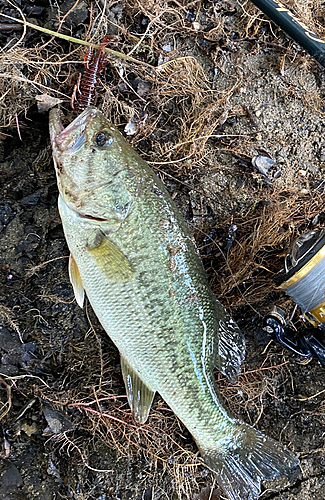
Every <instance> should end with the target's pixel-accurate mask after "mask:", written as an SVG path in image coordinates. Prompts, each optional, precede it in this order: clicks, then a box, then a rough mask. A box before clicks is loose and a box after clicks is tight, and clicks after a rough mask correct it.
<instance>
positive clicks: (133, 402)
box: [121, 356, 155, 424]
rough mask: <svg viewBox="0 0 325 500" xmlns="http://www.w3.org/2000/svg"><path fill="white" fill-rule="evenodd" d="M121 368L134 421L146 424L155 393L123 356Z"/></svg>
mask: <svg viewBox="0 0 325 500" xmlns="http://www.w3.org/2000/svg"><path fill="white" fill-rule="evenodd" d="M121 368H122V374H123V380H124V383H125V388H126V394H127V397H128V402H129V405H130V408H131V410H132V413H133V417H134V420H135V421H136V422H138V423H139V424H144V423H145V421H146V420H147V418H148V415H149V411H150V408H151V403H152V400H153V398H154V395H155V391H153V390H151V389H149V387H148V386H147V385H146V384H145V383H144V382H143V381H142V380H141V378H140V377H139V375H138V374H137V373H136V372H135V371H134V370H133V368H132V367H131V366H130V365H129V363H128V362H127V360H126V359H125V358H124V357H123V356H121Z"/></svg>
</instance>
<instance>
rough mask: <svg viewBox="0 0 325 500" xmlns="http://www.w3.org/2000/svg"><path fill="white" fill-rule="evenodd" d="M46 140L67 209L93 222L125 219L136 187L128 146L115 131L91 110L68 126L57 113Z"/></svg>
mask: <svg viewBox="0 0 325 500" xmlns="http://www.w3.org/2000/svg"><path fill="white" fill-rule="evenodd" d="M50 137H51V143H52V150H53V160H54V166H55V171H56V176H57V182H58V188H59V192H60V195H61V197H62V199H63V201H64V203H66V204H67V206H68V207H69V208H70V209H72V210H74V211H75V212H77V213H78V214H80V215H81V216H83V217H86V218H89V219H94V220H97V221H100V220H107V219H112V217H113V216H112V213H113V214H114V217H115V218H117V219H118V220H121V221H122V220H123V219H124V218H125V217H126V216H127V214H128V213H129V211H130V208H131V206H132V203H133V200H134V196H135V195H136V191H137V183H136V182H135V176H134V173H133V172H132V168H131V166H130V165H131V164H132V161H131V156H132V153H131V156H130V151H131V152H132V148H131V147H130V145H129V144H128V142H127V141H126V140H125V139H124V137H123V136H122V134H121V133H120V132H119V130H118V129H117V128H116V127H114V125H113V124H112V123H110V122H109V121H108V120H107V119H106V118H105V116H104V115H103V114H102V113H101V112H100V111H99V110H98V109H97V108H94V107H89V108H87V109H86V110H85V111H83V113H81V114H80V115H79V116H78V117H77V118H76V119H75V120H74V121H73V122H72V123H70V125H68V126H67V127H66V128H64V126H63V125H62V122H61V118H60V113H59V110H58V109H53V110H51V112H50Z"/></svg>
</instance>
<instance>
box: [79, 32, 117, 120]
mask: <svg viewBox="0 0 325 500" xmlns="http://www.w3.org/2000/svg"><path fill="white" fill-rule="evenodd" d="M117 40H118V37H117V36H115V35H106V36H104V38H103V41H102V43H101V44H100V46H99V47H98V49H97V50H96V52H95V53H94V54H93V51H92V49H91V48H89V49H88V50H87V51H86V52H85V56H84V63H85V67H86V70H85V72H84V73H83V74H81V73H80V74H79V78H78V81H77V83H76V85H75V87H74V90H73V94H72V97H71V107H72V109H73V110H74V112H75V114H76V115H78V114H80V113H82V111H84V110H85V109H86V108H88V107H89V106H95V105H96V101H97V92H96V88H97V82H98V77H99V75H100V73H101V72H102V71H103V70H104V68H105V66H106V62H107V61H106V58H105V54H104V53H103V49H104V48H105V47H106V46H107V45H108V44H109V43H111V42H116V41H117Z"/></svg>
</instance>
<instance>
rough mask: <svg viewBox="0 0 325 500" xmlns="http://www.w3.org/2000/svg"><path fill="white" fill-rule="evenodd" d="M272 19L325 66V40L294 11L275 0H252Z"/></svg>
mask: <svg viewBox="0 0 325 500" xmlns="http://www.w3.org/2000/svg"><path fill="white" fill-rule="evenodd" d="M251 1H252V2H253V4H255V5H256V7H258V8H259V9H261V11H262V12H264V14H266V15H267V16H268V17H269V18H270V19H271V20H272V21H274V22H275V23H276V24H277V25H278V26H279V27H280V28H282V29H283V30H284V31H285V32H286V33H287V34H288V35H289V36H290V37H291V38H292V39H293V40H295V42H297V43H298V44H299V45H301V46H302V47H303V48H304V49H305V50H306V51H307V52H309V54H310V55H311V56H313V57H314V59H316V61H317V62H319V63H320V64H321V65H322V66H324V67H325V40H322V39H321V38H319V37H318V36H317V35H315V33H313V32H312V31H310V29H309V28H308V26H306V25H305V24H304V23H302V22H301V21H300V20H299V19H298V18H297V17H296V16H295V15H294V14H293V13H292V12H290V11H289V10H288V9H287V8H286V7H284V6H283V5H282V4H281V3H280V2H275V1H274V0H251Z"/></svg>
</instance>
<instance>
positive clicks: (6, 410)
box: [0, 378, 11, 420]
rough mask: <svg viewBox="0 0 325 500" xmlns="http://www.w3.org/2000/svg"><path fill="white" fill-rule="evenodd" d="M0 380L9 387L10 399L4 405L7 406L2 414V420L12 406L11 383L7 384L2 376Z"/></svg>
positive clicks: (0, 416) (8, 395) (8, 394)
mask: <svg viewBox="0 0 325 500" xmlns="http://www.w3.org/2000/svg"><path fill="white" fill-rule="evenodd" d="M0 382H1V383H2V384H3V385H4V386H5V388H6V389H7V399H8V401H7V403H6V404H5V405H4V406H6V409H5V410H4V411H3V412H2V413H1V415H0V420H2V419H3V418H4V417H5V416H6V415H7V413H8V412H9V411H10V408H11V386H10V385H9V384H7V382H5V381H4V380H3V379H2V378H0Z"/></svg>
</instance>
